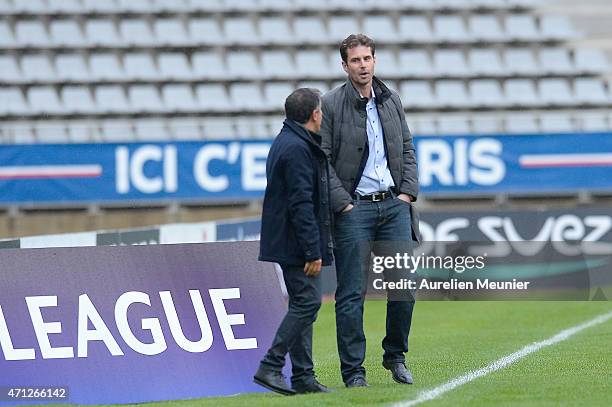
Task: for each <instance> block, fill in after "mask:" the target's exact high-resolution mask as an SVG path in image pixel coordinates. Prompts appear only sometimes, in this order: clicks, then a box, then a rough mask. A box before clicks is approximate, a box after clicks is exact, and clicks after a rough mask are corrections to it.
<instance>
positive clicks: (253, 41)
mask: <svg viewBox="0 0 612 407" xmlns="http://www.w3.org/2000/svg"><path fill="white" fill-rule="evenodd" d="M223 31H224V32H225V40H226V41H227V43H228V44H231V45H257V44H258V43H259V37H258V35H257V32H256V31H255V25H254V24H253V21H252V20H251V19H250V18H248V17H226V18H225V19H224V20H223Z"/></svg>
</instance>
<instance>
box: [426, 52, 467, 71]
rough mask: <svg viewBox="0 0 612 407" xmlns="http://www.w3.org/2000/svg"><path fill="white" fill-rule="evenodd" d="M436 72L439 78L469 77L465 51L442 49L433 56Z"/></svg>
mask: <svg viewBox="0 0 612 407" xmlns="http://www.w3.org/2000/svg"><path fill="white" fill-rule="evenodd" d="M433 63H434V72H435V74H436V75H437V76H439V77H447V76H454V77H465V76H468V75H469V71H468V68H467V65H466V63H465V57H464V56H463V51H461V50H455V49H440V50H437V51H435V52H434V54H433Z"/></svg>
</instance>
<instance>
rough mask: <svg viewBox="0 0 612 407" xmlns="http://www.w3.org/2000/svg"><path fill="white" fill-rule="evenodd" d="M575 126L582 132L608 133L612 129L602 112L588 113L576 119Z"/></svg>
mask: <svg viewBox="0 0 612 407" xmlns="http://www.w3.org/2000/svg"><path fill="white" fill-rule="evenodd" d="M576 122H577V123H576V125H577V126H578V128H579V129H580V130H582V131H597V132H599V131H609V130H611V129H612V127H611V126H610V124H609V123H608V118H607V117H606V114H605V113H604V112H589V113H583V114H580V115H579V116H578V117H577V118H576Z"/></svg>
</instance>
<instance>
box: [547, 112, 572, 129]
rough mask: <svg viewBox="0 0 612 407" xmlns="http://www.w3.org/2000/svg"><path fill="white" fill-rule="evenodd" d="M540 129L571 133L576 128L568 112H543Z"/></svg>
mask: <svg viewBox="0 0 612 407" xmlns="http://www.w3.org/2000/svg"><path fill="white" fill-rule="evenodd" d="M540 130H541V131H543V132H550V133H554V132H560V133H571V132H573V131H575V128H574V125H573V124H572V120H571V119H570V117H569V115H568V114H567V113H564V112H561V113H541V114H540Z"/></svg>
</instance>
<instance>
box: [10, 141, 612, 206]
mask: <svg viewBox="0 0 612 407" xmlns="http://www.w3.org/2000/svg"><path fill="white" fill-rule="evenodd" d="M270 144H271V141H210V142H173V143H127V144H67V145H10V146H6V145H5V146H2V147H0V204H5V205H7V204H14V203H17V204H19V203H77V202H83V203H87V202H102V203H103V202H109V203H110V202H122V201H123V202H129V201H165V200H182V201H188V200H196V201H202V200H209V201H210V200H217V201H235V200H247V199H253V198H261V197H262V196H263V191H264V190H265V186H266V176H265V161H266V157H267V154H268V150H269V148H270ZM415 144H416V149H417V159H418V163H419V173H420V183H421V191H422V193H423V194H426V195H431V196H435V195H470V194H472V195H473V194H477V195H486V194H495V193H519V194H529V193H556V192H575V191H579V190H589V191H612V133H591V134H546V135H542V134H534V135H491V136H478V137H475V136H421V137H416V138H415Z"/></svg>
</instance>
